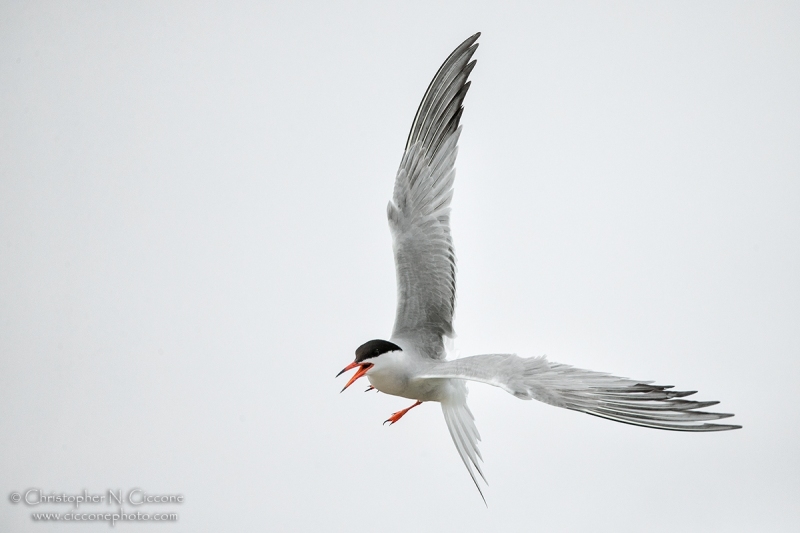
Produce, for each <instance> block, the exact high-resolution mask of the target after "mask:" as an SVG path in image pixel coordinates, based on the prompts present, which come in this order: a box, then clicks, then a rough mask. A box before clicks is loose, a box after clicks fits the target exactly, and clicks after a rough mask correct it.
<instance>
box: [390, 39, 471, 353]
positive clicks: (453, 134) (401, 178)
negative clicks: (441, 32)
mask: <svg viewBox="0 0 800 533" xmlns="http://www.w3.org/2000/svg"><path fill="white" fill-rule="evenodd" d="M479 36H480V34H479V33H476V34H475V35H473V36H472V37H470V38H469V39H467V40H466V41H464V42H463V43H462V44H461V45H460V46H459V47H458V48H456V49H455V51H453V53H452V54H450V56H449V57H448V58H447V59H446V60H445V62H444V63H443V64H442V66H441V67H440V68H439V71H438V72H437V73H436V76H434V78H433V81H431V83H430V85H429V86H428V90H427V91H426V92H425V96H424V97H423V99H422V103H420V106H419V109H418V110H417V114H416V116H415V117H414V122H413V123H412V125H411V131H410V132H409V135H408V140H407V142H406V149H405V152H404V153H403V158H402V160H401V162H400V168H399V169H398V171H397V178H396V180H395V186H394V195H393V197H392V201H391V202H389V205H388V207H387V216H388V218H389V227H390V228H391V231H392V237H393V242H394V258H395V267H396V271H397V314H396V316H395V323H394V331H393V333H392V338H395V339H405V340H406V341H407V342H409V343H411V344H413V345H414V347H415V348H416V349H417V351H419V353H420V354H422V355H425V356H426V357H429V358H431V359H441V358H443V357H444V355H445V354H444V337H449V336H452V335H453V312H454V310H455V300H456V255H455V249H454V247H453V239H452V237H451V235H450V201H451V199H452V198H453V180H454V179H455V168H454V166H455V161H456V155H457V154H458V137H459V135H460V133H461V129H460V128H459V120H460V119H461V113H462V112H463V110H464V108H463V107H462V103H463V101H464V96H466V94H467V90H468V89H469V81H467V78H468V76H469V74H470V72H471V71H472V69H473V67H474V66H475V61H472V62H470V59H471V57H472V55H473V54H474V53H475V50H476V49H477V47H478V45H477V44H476V43H475V41H476V40H477V39H478V37H479Z"/></svg>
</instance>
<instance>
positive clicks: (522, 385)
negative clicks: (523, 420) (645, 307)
mask: <svg viewBox="0 0 800 533" xmlns="http://www.w3.org/2000/svg"><path fill="white" fill-rule="evenodd" d="M419 377H420V378H456V379H464V380H470V381H478V382H482V383H487V384H489V385H494V386H496V387H500V388H502V389H504V390H506V391H507V392H509V393H511V394H513V395H514V396H516V397H517V398H521V399H523V400H530V399H536V400H539V401H542V402H545V403H549V404H551V405H555V406H557V407H564V408H566V409H572V410H574V411H580V412H583V413H587V414H590V415H593V416H599V417H601V418H606V419H609V420H614V421H617V422H624V423H626V424H633V425H636V426H644V427H650V428H656V429H668V430H674V431H724V430H729V429H739V428H740V427H741V426H737V425H729V424H711V423H708V421H709V420H720V419H723V418H729V417H731V416H733V415H732V414H728V413H712V412H707V411H699V410H698V409H704V408H706V407H710V406H712V405H716V404H717V403H719V402H716V401H704V402H701V401H692V400H684V399H682V398H684V397H686V396H691V395H692V394H695V392H696V391H673V390H670V389H671V388H672V386H671V385H653V384H652V383H651V382H648V381H636V380H631V379H628V378H620V377H616V376H612V375H610V374H605V373H602V372H593V371H591V370H582V369H580V368H574V367H571V366H569V365H562V364H559V363H552V362H550V361H548V360H547V359H546V358H544V357H531V358H527V359H523V358H521V357H517V356H516V355H512V354H490V355H476V356H472V357H465V358H463V359H456V360H454V361H447V362H441V363H437V364H435V365H432V366H431V368H430V370H428V371H425V372H423V374H422V375H420V376H419Z"/></svg>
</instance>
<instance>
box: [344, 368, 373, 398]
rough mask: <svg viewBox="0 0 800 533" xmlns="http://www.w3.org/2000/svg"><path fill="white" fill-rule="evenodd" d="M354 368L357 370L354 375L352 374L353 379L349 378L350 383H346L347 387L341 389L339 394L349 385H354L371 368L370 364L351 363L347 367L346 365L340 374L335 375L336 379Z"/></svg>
mask: <svg viewBox="0 0 800 533" xmlns="http://www.w3.org/2000/svg"><path fill="white" fill-rule="evenodd" d="M356 367H358V370H357V371H356V373H355V374H353V377H351V378H350V381H348V382H347V385H345V386H344V389H342V390H341V391H339V392H344V391H345V389H346V388H347V387H349V386H350V385H352V384H353V383H355V382H356V380H357V379H358V378H360V377H363V376H364V374H366V373H367V370H369V369H370V368H372V363H356V362H352V363H350V364H349V365H347V366H346V367H344V368H343V369H342V371H341V372H339V373H338V374H336V377H337V378H338V377H339V376H341V375H342V374H344V373H345V372H347V371H348V370H353V369H354V368H356Z"/></svg>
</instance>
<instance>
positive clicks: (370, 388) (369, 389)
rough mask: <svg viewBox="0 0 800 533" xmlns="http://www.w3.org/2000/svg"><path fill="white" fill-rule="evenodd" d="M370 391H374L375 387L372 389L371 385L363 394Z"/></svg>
mask: <svg viewBox="0 0 800 533" xmlns="http://www.w3.org/2000/svg"><path fill="white" fill-rule="evenodd" d="M371 390H375V387H373V386H372V385H370V386H369V387H367V390H365V391H364V392H369V391H371Z"/></svg>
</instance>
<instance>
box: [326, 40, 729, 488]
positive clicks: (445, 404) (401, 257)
mask: <svg viewBox="0 0 800 533" xmlns="http://www.w3.org/2000/svg"><path fill="white" fill-rule="evenodd" d="M478 37H480V33H476V34H475V35H473V36H472V37H470V38H468V39H467V40H466V41H464V42H463V43H461V44H460V45H459V46H458V47H457V48H456V49H455V50H454V51H453V53H452V54H450V56H449V57H448V58H447V59H446V60H445V62H444V63H443V64H442V66H441V67H440V68H439V70H438V72H437V73H436V75H435V76H434V77H433V80H432V81H431V83H430V85H429V86H428V90H427V91H425V96H423V98H422V102H421V103H420V105H419V109H417V114H416V116H415V117H414V121H413V122H412V124H411V131H410V133H409V134H408V140H407V141H406V146H405V151H404V152H403V158H402V160H401V161H400V168H399V169H398V171H397V177H396V178H395V184H394V193H393V196H392V200H391V201H390V202H389V205H388V207H387V216H388V218H389V228H390V229H391V233H392V239H393V244H394V259H395V266H396V273H397V313H396V316H395V322H394V331H393V332H392V336H391V337H390V338H389V340H379V339H376V340H371V341H369V342H366V343H364V344H363V345H361V346H360V347H359V348H358V349H357V350H356V357H355V360H354V361H353V362H352V363H351V364H349V365H347V366H346V367H345V368H344V369H343V370H342V371H341V372H339V374H337V377H338V376H339V375H341V374H343V373H344V372H347V371H349V370H353V369H357V370H356V372H355V374H353V376H352V377H351V378H350V380H349V381H348V382H347V384H346V385H345V386H344V388H343V389H342V391H344V390H345V389H347V388H348V387H349V386H350V385H352V384H353V383H354V382H355V381H356V380H358V379H359V378H361V377H364V376H366V377H367V379H368V380H369V382H370V387H369V388H368V389H367V390H372V389H376V390H378V391H380V392H383V393H386V394H392V395H394V396H401V397H403V398H408V399H410V400H414V403H413V404H412V405H411V406H409V407H407V408H405V409H402V410H400V411H397V412H396V413H393V414H392V415H391V416H390V417H389V418H388V419H387V420H386V421H385V422H384V423H387V422H388V423H389V424H390V425H391V424H394V423H395V422H397V421H398V420H400V419H401V418H402V417H403V416H404V415H405V414H406V413H407V412H408V411H409V410H411V409H413V408H414V407H417V406H418V405H420V404H422V403H423V402H439V404H440V405H441V408H442V413H443V414H444V419H445V422H446V424H447V429H448V430H449V431H450V436H451V437H452V439H453V442H454V443H455V446H456V449H457V450H458V453H459V455H460V456H461V460H462V461H463V462H464V465H465V466H466V468H467V471H468V472H469V475H470V477H471V478H472V481H473V482H474V483H475V486H476V487H477V488H478V491H479V493H480V495H481V497H482V498H483V499H484V502H485V501H486V499H485V497H484V496H483V490H482V488H481V483H480V482H479V477H478V476H480V479H481V480H482V481H483V483H486V477H485V476H484V474H483V471H482V469H481V462H482V460H483V459H482V457H481V454H480V451H479V450H478V442H479V441H480V435H479V434H478V429H477V428H476V426H475V421H474V418H473V416H472V413H471V412H470V409H469V407H468V406H467V387H466V382H467V381H477V382H480V383H487V384H489V385H494V386H495V387H500V388H501V389H503V390H505V391H507V392H509V393H511V394H513V395H514V396H516V397H517V398H520V399H523V400H530V399H535V400H539V401H542V402H545V403H548V404H551V405H555V406H557V407H564V408H567V409H572V410H575V411H580V412H583V413H587V414H590V415H594V416H598V417H602V418H606V419H608V420H614V421H617V422H624V423H627V424H633V425H636V426H643V427H648V428H655V429H666V430H675V431H724V430H730V429H738V428H740V427H741V426H736V425H726V424H714V423H709V421H710V420H719V419H721V418H728V417H731V416H733V415H732V414H725V413H712V412H706V411H701V410H700V409H703V408H706V407H709V406H711V405H715V404H717V403H719V402H715V401H706V402H700V401H692V400H686V399H684V398H686V397H687V396H690V395H692V394H694V393H695V392H696V391H676V390H672V386H668V385H653V384H652V383H653V382H651V381H639V380H634V379H628V378H623V377H616V376H612V375H609V374H605V373H601V372H594V371H591V370H582V369H579V368H574V367H572V366H569V365H565V364H561V363H555V362H551V361H548V360H547V358H546V357H544V356H542V357H530V358H522V357H518V356H517V355H514V354H487V355H474V356H471V357H464V358H460V359H454V360H447V359H446V350H445V339H447V338H452V337H453V336H454V332H453V312H454V310H455V301H456V256H455V250H454V248H453V239H452V237H451V235H450V202H451V200H452V198H453V181H454V178H455V167H454V165H455V161H456V155H457V153H458V138H459V136H460V134H461V126H460V124H459V122H460V120H461V115H462V113H463V111H464V108H463V102H464V97H465V96H466V94H467V91H468V90H469V86H470V81H469V80H468V78H469V75H470V73H471V72H472V69H473V68H474V67H475V61H474V60H472V61H471V59H472V56H473V54H474V53H475V50H476V49H477V48H478V43H477V40H478Z"/></svg>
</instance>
